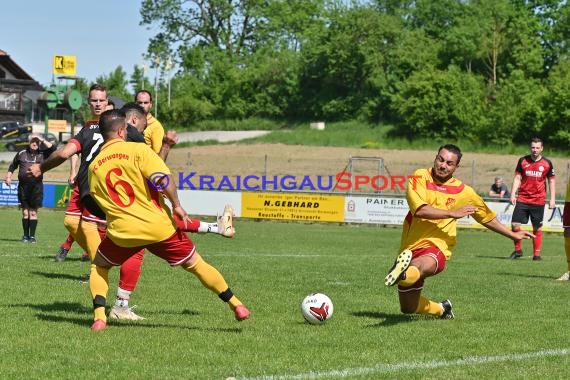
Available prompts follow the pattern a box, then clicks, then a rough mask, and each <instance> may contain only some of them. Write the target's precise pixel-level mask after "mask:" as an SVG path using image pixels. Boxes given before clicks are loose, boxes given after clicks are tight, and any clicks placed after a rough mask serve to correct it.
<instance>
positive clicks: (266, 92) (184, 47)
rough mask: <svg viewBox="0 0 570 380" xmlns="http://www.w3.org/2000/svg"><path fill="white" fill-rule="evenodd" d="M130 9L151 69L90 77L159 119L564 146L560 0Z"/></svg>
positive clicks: (567, 83) (566, 46) (568, 97)
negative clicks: (137, 95)
mask: <svg viewBox="0 0 570 380" xmlns="http://www.w3.org/2000/svg"><path fill="white" fill-rule="evenodd" d="M140 14H141V25H143V26H152V27H153V28H154V29H157V30H158V33H157V34H156V36H155V37H153V38H152V39H151V40H150V41H149V46H148V59H149V62H151V70H156V71H157V72H160V73H161V74H162V75H161V76H160V78H161V79H160V80H159V81H158V83H156V84H155V83H150V82H149V81H148V79H147V78H146V77H145V75H144V74H145V72H144V70H143V68H141V67H138V66H135V68H134V71H133V74H132V75H131V76H130V77H129V78H127V74H126V73H125V72H124V71H123V69H122V67H121V66H119V67H118V68H117V69H116V70H115V71H114V72H112V73H110V74H108V75H102V76H101V77H100V78H97V81H99V82H102V83H104V84H106V85H107V87H108V88H109V90H110V93H111V94H112V95H115V96H119V97H123V98H125V99H128V100H131V99H132V96H133V95H132V93H129V90H128V89H129V88H136V89H140V88H141V87H145V88H147V89H151V91H153V92H154V88H157V89H158V93H157V94H156V95H155V96H158V97H159V99H161V101H160V102H159V107H158V111H159V115H160V119H161V121H163V122H164V123H165V124H166V125H169V126H190V125H192V124H194V123H196V122H199V121H202V120H207V119H247V118H266V119H270V120H275V121H308V120H311V121H314V120H323V121H327V122H333V121H344V120H358V121H361V122H363V123H370V124H391V125H393V126H394V128H393V131H392V133H394V134H395V135H399V136H406V137H408V138H410V139H414V138H441V139H469V140H471V141H474V142H476V143H481V144H508V143H511V142H514V143H526V142H528V141H529V139H530V138H531V137H533V136H536V135H538V136H541V137H542V138H543V139H544V140H545V141H546V142H547V143H549V144H550V145H551V146H556V147H559V148H563V149H566V148H567V147H568V146H569V145H570V128H569V122H568V121H569V118H570V5H568V4H567V2H566V1H565V0H564V1H552V0H551V1H548V0H547V1H540V2H539V1H528V0H415V1H414V0H373V1H341V0H333V1H330V0H287V1H281V0H230V1H228V0H186V1H184V0H142V2H141V8H140ZM171 67H174V68H175V70H174V72H172V73H171V72H170V70H171ZM79 85H80V86H86V84H85V83H79ZM166 99H169V102H167V101H166Z"/></svg>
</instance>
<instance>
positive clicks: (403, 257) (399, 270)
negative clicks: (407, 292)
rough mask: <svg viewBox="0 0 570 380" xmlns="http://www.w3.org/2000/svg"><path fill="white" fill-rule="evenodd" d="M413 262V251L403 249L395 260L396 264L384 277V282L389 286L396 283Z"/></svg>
mask: <svg viewBox="0 0 570 380" xmlns="http://www.w3.org/2000/svg"><path fill="white" fill-rule="evenodd" d="M411 262H412V251H410V250H409V249H405V250H403V251H402V252H401V253H400V254H399V255H398V256H397V257H396V260H395V261H394V265H392V268H390V271H389V272H388V274H387V275H386V278H385V279H384V284H386V285H387V286H392V285H395V284H396V283H397V282H398V281H399V280H400V279H401V277H402V275H403V274H404V273H405V272H406V270H407V269H408V267H409V266H410V263H411Z"/></svg>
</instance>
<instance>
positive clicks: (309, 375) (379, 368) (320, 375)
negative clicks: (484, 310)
mask: <svg viewBox="0 0 570 380" xmlns="http://www.w3.org/2000/svg"><path fill="white" fill-rule="evenodd" d="M569 354H570V348H561V349H552V350H541V351H536V352H527V353H520V354H506V355H496V356H468V357H466V358H462V359H456V360H433V361H428V362H409V363H397V364H378V365H376V366H374V367H362V368H346V369H340V370H330V371H311V372H306V373H299V374H296V375H293V374H290V375H268V376H260V377H249V378H242V377H239V379H243V380H296V379H326V378H332V377H335V378H343V377H349V376H358V375H373V374H380V373H391V372H398V371H406V370H413V369H420V370H421V369H433V368H441V367H461V366H468V365H477V364H487V363H501V362H517V361H522V360H527V359H532V358H544V357H551V356H565V355H569Z"/></svg>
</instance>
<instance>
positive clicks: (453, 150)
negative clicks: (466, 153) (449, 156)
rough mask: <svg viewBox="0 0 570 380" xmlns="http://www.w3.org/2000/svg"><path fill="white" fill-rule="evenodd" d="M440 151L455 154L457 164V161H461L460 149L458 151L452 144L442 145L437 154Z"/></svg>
mask: <svg viewBox="0 0 570 380" xmlns="http://www.w3.org/2000/svg"><path fill="white" fill-rule="evenodd" d="M442 149H445V150H447V151H449V152H451V153H453V154H455V155H456V156H457V163H459V161H461V157H462V156H463V153H461V149H459V147H458V146H457V145H453V144H445V145H442V146H440V147H439V149H438V150H437V153H439V152H441V150H442Z"/></svg>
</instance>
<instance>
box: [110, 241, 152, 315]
mask: <svg viewBox="0 0 570 380" xmlns="http://www.w3.org/2000/svg"><path fill="white" fill-rule="evenodd" d="M143 257H144V249H141V250H140V251H138V252H137V253H135V254H134V255H132V256H131V257H129V258H128V259H127V260H126V261H125V262H124V263H123V264H121V269H120V273H119V286H118V288H117V296H116V299H115V304H114V305H113V307H112V308H111V311H110V312H109V317H110V318H112V319H123V320H130V321H138V320H141V319H144V318H143V317H141V316H140V315H137V314H136V313H135V312H134V311H133V309H134V308H135V307H136V306H133V307H129V300H130V298H131V293H132V292H133V291H134V290H135V288H136V286H137V283H138V280H139V278H140V275H141V267H142V260H143Z"/></svg>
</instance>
